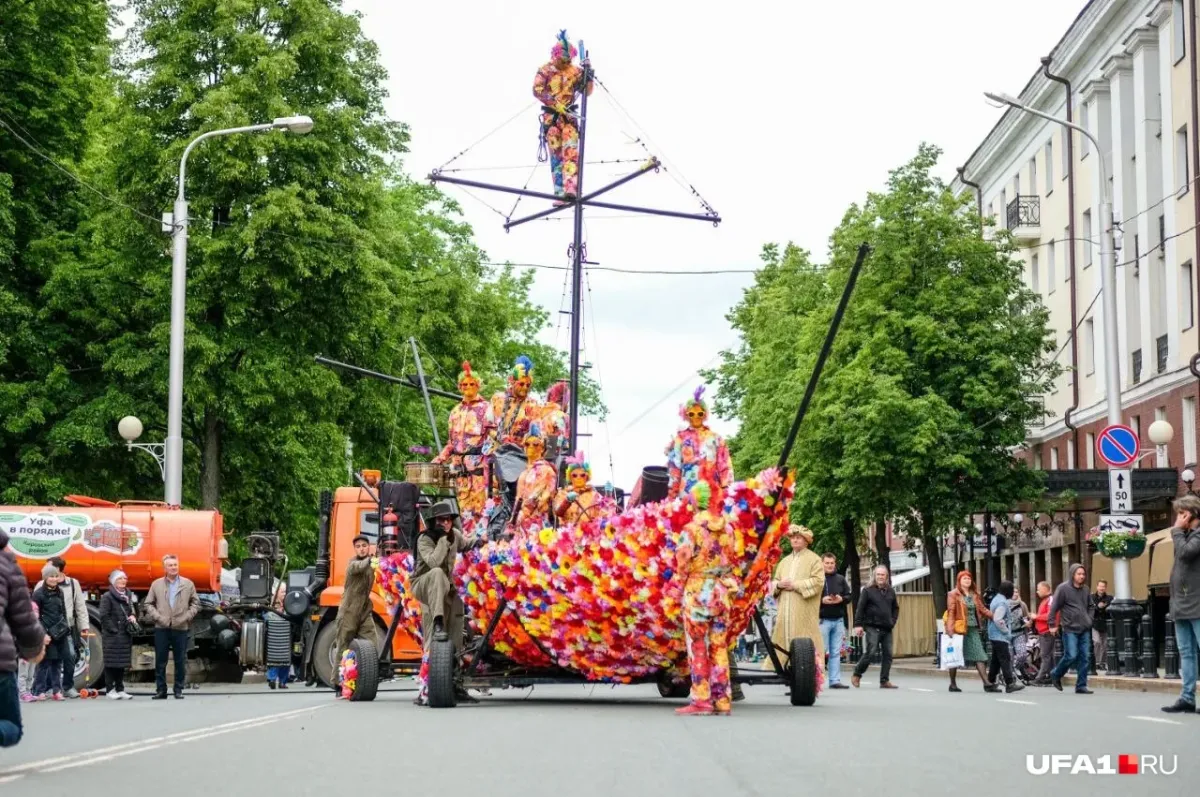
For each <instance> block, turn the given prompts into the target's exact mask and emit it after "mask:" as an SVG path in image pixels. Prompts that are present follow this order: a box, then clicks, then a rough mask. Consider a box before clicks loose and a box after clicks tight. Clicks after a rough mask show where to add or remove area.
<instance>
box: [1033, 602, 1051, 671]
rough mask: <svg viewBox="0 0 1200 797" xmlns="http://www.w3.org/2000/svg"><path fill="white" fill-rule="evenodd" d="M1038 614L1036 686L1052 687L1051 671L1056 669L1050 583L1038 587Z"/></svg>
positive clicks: (1035, 624) (1036, 620)
mask: <svg viewBox="0 0 1200 797" xmlns="http://www.w3.org/2000/svg"><path fill="white" fill-rule="evenodd" d="M1037 597H1038V612H1037V617H1035V618H1034V620H1033V630H1034V631H1036V632H1037V635H1038V640H1037V641H1038V658H1039V660H1040V666H1039V667H1038V674H1037V680H1035V681H1034V684H1035V685H1036V686H1049V685H1050V670H1051V669H1052V668H1053V667H1054V634H1052V633H1050V604H1051V603H1052V601H1051V600H1050V582H1048V581H1039V582H1038V585H1037Z"/></svg>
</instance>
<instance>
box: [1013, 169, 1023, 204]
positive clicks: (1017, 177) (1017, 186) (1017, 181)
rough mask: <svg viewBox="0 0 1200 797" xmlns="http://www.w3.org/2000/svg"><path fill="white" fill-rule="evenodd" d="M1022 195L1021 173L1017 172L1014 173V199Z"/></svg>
mask: <svg viewBox="0 0 1200 797" xmlns="http://www.w3.org/2000/svg"><path fill="white" fill-rule="evenodd" d="M1020 196H1021V173H1020V172H1017V173H1016V174H1014V175H1013V199H1018V198H1019V197H1020Z"/></svg>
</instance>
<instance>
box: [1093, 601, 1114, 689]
mask: <svg viewBox="0 0 1200 797" xmlns="http://www.w3.org/2000/svg"><path fill="white" fill-rule="evenodd" d="M1112 600H1113V599H1112V595H1109V594H1108V582H1107V581H1104V580H1101V581H1097V582H1096V594H1095V595H1093V596H1092V603H1094V604H1095V605H1096V619H1095V622H1094V623H1093V625H1092V649H1093V650H1095V651H1096V669H1097V670H1107V669H1108V607H1109V605H1110V604H1111V603H1112Z"/></svg>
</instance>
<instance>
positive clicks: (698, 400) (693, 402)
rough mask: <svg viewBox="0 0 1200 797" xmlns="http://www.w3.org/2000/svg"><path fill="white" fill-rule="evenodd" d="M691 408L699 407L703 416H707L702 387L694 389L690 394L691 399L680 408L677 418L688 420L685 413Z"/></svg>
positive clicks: (706, 405)
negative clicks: (702, 411) (703, 413)
mask: <svg viewBox="0 0 1200 797" xmlns="http://www.w3.org/2000/svg"><path fill="white" fill-rule="evenodd" d="M692 407H699V408H700V409H702V410H704V412H705V414H708V404H707V402H705V401H704V385H701V386H700V387H698V388H696V392H695V393H693V394H692V397H691V398H690V399H688V400H687V401H685V402H684V403H683V404H682V406H680V408H679V417H680V418H683V419H684V420H685V421H686V420H688V416H687V413H688V410H690V409H691V408H692Z"/></svg>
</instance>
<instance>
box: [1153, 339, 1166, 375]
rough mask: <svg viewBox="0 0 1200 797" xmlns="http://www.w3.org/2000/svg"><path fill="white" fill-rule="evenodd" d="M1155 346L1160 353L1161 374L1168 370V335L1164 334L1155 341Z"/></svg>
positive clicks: (1156, 351)
mask: <svg viewBox="0 0 1200 797" xmlns="http://www.w3.org/2000/svg"><path fill="white" fill-rule="evenodd" d="M1154 348H1155V354H1156V355H1158V372H1159V373H1160V374H1161V373H1164V372H1165V371H1166V370H1167V336H1166V335H1163V336H1162V337H1160V338H1159V339H1158V340H1156V341H1154Z"/></svg>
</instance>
